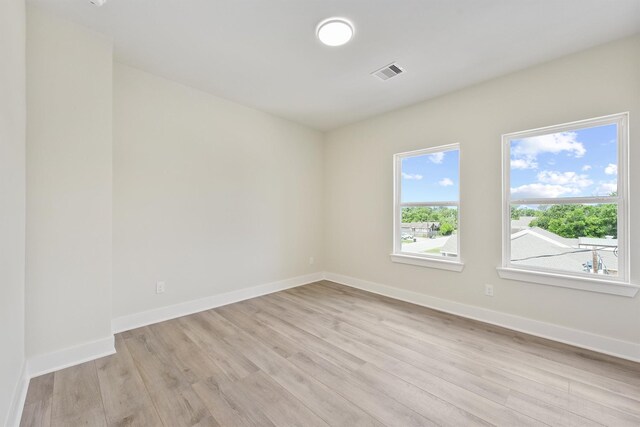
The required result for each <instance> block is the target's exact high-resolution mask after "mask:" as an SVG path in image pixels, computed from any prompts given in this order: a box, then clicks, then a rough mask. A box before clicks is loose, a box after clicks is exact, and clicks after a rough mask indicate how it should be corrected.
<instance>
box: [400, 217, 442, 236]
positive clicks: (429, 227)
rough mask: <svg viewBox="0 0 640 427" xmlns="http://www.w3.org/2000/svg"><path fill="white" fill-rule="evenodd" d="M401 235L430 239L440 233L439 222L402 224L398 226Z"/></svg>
mask: <svg viewBox="0 0 640 427" xmlns="http://www.w3.org/2000/svg"><path fill="white" fill-rule="evenodd" d="M400 230H401V231H402V233H409V234H412V235H414V236H420V237H432V236H435V235H437V234H438V231H440V222H438V221H428V222H403V223H402V225H401V226H400Z"/></svg>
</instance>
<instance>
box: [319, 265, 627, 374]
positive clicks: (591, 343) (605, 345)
mask: <svg viewBox="0 0 640 427" xmlns="http://www.w3.org/2000/svg"><path fill="white" fill-rule="evenodd" d="M324 278H325V279H326V280H329V281H332V282H336V283H339V284H341V285H346V286H350V287H352V288H357V289H361V290H364V291H368V292H372V293H375V294H379V295H384V296H387V297H390V298H394V299H397V300H401V301H406V302H410V303H413V304H417V305H421V306H424V307H428V308H432V309H434V310H439V311H444V312H446V313H450V314H455V315H457V316H461V317H466V318H469V319H474V320H479V321H481V322H485V323H490V324H492V325H496V326H501V327H504V328H507V329H512V330H514V331H518V332H523V333H526V334H530V335H535V336H538V337H541V338H547V339H550V340H553V341H558V342H561V343H565V344H570V345H573V346H576V347H581V348H584V349H587V350H593V351H596V352H599V353H604V354H608V355H611V356H616V357H620V358H622V359H627V360H631V361H634V362H640V344H638V343H634V342H630V341H623V340H619V339H616V338H610V337H606V336H603V335H597V334H593V333H591V332H586V331H581V330H578V329H572V328H567V327H565V326H559V325H554V324H551V323H546V322H541V321H538V320H533V319H529V318H526V317H520V316H516V315H513V314H508V313H503V312H499V311H495V310H489V309H487V308H482V307H477V306H472V305H468V304H462V303H459V302H455V301H451V300H446V299H442V298H437V297H432V296H429V295H425V294H420V293H417V292H413V291H408V290H405V289H399V288H395V287H392V286H387V285H382V284H380V283H375V282H370V281H367V280H362V279H356V278H354V277H349V276H343V275H340V274H335V273H328V272H325V273H324Z"/></svg>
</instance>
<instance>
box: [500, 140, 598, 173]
mask: <svg viewBox="0 0 640 427" xmlns="http://www.w3.org/2000/svg"><path fill="white" fill-rule="evenodd" d="M577 136H578V134H577V133H575V132H560V133H552V134H549V135H540V136H533V137H531V138H523V139H521V140H519V141H517V142H515V143H513V144H512V146H511V156H512V158H511V167H512V168H514V169H535V168H537V167H538V164H537V162H536V160H537V157H538V154H542V153H551V154H559V153H562V152H567V153H568V154H569V155H570V156H573V157H575V158H580V157H582V156H584V155H585V153H586V152H587V150H586V149H585V148H584V145H583V144H582V143H581V142H579V141H577V140H576V138H577Z"/></svg>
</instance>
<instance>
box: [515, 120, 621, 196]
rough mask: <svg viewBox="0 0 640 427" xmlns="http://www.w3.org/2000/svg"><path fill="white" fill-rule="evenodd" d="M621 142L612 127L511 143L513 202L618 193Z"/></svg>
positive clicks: (516, 140) (616, 130) (531, 138)
mask: <svg viewBox="0 0 640 427" xmlns="http://www.w3.org/2000/svg"><path fill="white" fill-rule="evenodd" d="M617 138H618V129H617V125H616V124H609V125H604V126H596V127H590V128H586V129H579V130H575V131H571V132H559V133H552V134H547V135H539V136H534V137H530V138H521V139H513V140H511V144H510V152H511V159H510V160H511V181H510V187H511V198H512V199H526V198H538V199H540V198H557V197H590V196H609V195H612V194H614V193H616V192H617V188H618V186H617V178H618V140H617Z"/></svg>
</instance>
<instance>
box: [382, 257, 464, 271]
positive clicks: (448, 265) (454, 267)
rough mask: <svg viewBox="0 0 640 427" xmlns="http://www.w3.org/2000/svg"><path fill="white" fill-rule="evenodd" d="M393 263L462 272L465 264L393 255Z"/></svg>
mask: <svg viewBox="0 0 640 427" xmlns="http://www.w3.org/2000/svg"><path fill="white" fill-rule="evenodd" d="M390 257H391V261H393V262H398V263H400V264H411V265H418V266H420V267H429V268H439V269H440V270H449V271H458V272H460V271H462V269H463V268H464V263H462V262H460V261H451V260H447V259H436V258H426V257H419V256H411V255H401V254H391V255H390Z"/></svg>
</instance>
